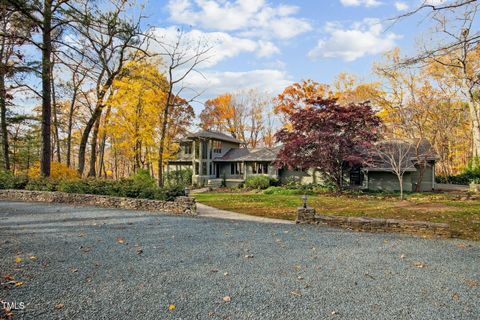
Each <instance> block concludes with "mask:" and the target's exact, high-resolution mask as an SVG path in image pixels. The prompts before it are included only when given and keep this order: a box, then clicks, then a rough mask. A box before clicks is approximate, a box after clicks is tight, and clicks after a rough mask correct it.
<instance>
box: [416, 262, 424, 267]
mask: <svg viewBox="0 0 480 320" xmlns="http://www.w3.org/2000/svg"><path fill="white" fill-rule="evenodd" d="M414 265H415V267H417V268H425V267H426V266H427V265H426V264H425V263H423V262H415V263H414Z"/></svg>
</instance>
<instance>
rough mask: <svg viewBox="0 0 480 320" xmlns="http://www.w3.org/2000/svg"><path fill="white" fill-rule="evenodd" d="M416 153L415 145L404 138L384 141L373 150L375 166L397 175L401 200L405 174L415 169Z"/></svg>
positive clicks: (401, 198)
mask: <svg viewBox="0 0 480 320" xmlns="http://www.w3.org/2000/svg"><path fill="white" fill-rule="evenodd" d="M414 154H415V147H414V145H413V144H411V143H409V142H407V141H404V140H387V141H382V142H381V143H379V144H377V146H376V148H375V150H374V151H373V158H374V160H373V164H374V167H380V168H384V169H387V170H389V171H390V172H392V173H393V174H395V175H396V176H397V179H398V184H399V189H400V200H403V176H404V174H405V173H406V172H408V171H412V170H415V163H414V161H413V159H412V156H414Z"/></svg>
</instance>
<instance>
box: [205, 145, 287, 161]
mask: <svg viewBox="0 0 480 320" xmlns="http://www.w3.org/2000/svg"><path fill="white" fill-rule="evenodd" d="M279 151H280V147H274V148H255V149H248V148H232V149H230V150H229V151H228V152H227V153H226V154H224V155H223V156H222V157H220V158H216V159H214V161H220V162H222V161H274V160H275V159H276V158H277V154H278V152H279Z"/></svg>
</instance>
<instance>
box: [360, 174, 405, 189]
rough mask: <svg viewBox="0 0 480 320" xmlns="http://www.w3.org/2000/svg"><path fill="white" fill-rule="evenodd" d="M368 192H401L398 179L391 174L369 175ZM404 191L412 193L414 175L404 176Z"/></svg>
mask: <svg viewBox="0 0 480 320" xmlns="http://www.w3.org/2000/svg"><path fill="white" fill-rule="evenodd" d="M368 190H372V191H400V185H399V183H398V178H397V176H396V175H395V174H394V173H391V172H374V171H371V172H369V173H368ZM403 191H405V192H411V191H412V173H411V172H406V173H405V174H404V175H403Z"/></svg>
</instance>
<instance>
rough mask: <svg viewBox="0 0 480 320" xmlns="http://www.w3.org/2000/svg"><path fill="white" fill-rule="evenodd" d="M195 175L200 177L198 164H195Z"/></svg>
mask: <svg viewBox="0 0 480 320" xmlns="http://www.w3.org/2000/svg"><path fill="white" fill-rule="evenodd" d="M195 174H196V175H197V176H198V163H195Z"/></svg>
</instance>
